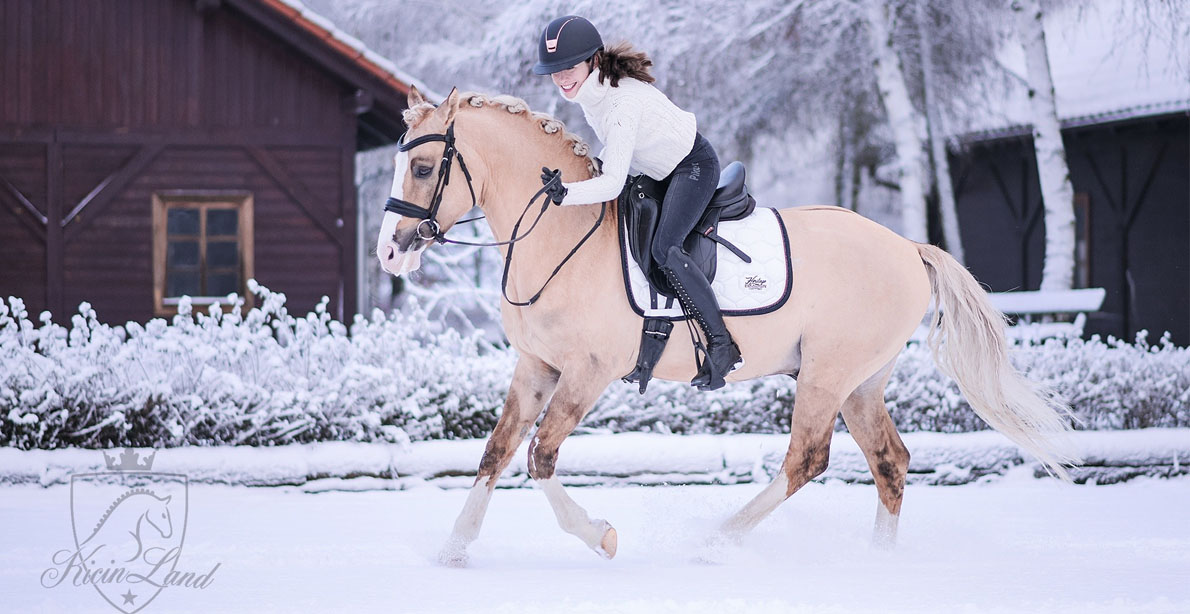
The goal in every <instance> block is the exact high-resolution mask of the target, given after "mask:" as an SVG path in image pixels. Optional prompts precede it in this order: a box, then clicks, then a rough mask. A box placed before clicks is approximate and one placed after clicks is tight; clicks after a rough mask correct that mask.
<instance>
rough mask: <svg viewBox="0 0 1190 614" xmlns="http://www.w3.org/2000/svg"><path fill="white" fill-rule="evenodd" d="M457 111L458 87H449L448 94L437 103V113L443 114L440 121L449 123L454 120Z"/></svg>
mask: <svg viewBox="0 0 1190 614" xmlns="http://www.w3.org/2000/svg"><path fill="white" fill-rule="evenodd" d="M458 112H459V88H457V87H452V88H450V95H449V96H447V97H446V100H445V101H443V103H442V104H440V105H438V111H437V113H439V114H444V115H443V117H442V121H443V122H445V123H447V124H449V123H450V122H453V121H454V120H455V113H458Z"/></svg>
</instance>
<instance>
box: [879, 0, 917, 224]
mask: <svg viewBox="0 0 1190 614" xmlns="http://www.w3.org/2000/svg"><path fill="white" fill-rule="evenodd" d="M865 5H866V8H867V11H866V14H865V20H866V21H867V22H868V23H867V26H868V39H869V42H870V44H871V46H872V55H873V57H874V58H875V61H874V64H875V66H874V68H875V70H876V85H877V88H878V89H879V90H880V100H881V101H882V102H883V103H884V110H885V112H886V113H887V114H888V122H889V126H890V127H891V128H892V132H893V143H894V146H895V148H896V152H897V160H898V162H900V167H901V178H900V182H901V234H902V235H904V236H905V238H907V239H911V240H913V241H920V242H923V243H924V242H925V241H926V240H927V234H926V224H927V222H926V198H925V191H924V189H923V186H924V182H923V181H922V157H921V156H922V134H924V133H925V126H924V121H923V120H922V117H921V114H920V113H918V112H917V110H916V109H914V108H913V102H912V101H911V100H910V99H909V88H908V86H907V85H906V83H905V71H904V70H902V68H901V58H900V57H899V56H898V55H897V52H896V49H895V48H894V47H893V40H892V28H891V27H890V24H889V15H888V11H889V7H888V6H887V4H886V2H885V0H867V1H866V2H865Z"/></svg>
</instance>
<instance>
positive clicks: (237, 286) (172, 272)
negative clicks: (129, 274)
mask: <svg viewBox="0 0 1190 614" xmlns="http://www.w3.org/2000/svg"><path fill="white" fill-rule="evenodd" d="M252 253H253V250H252V195H251V194H248V193H244V192H181V191H176V192H175V191H170V192H158V193H156V194H154V195H153V298H154V301H155V305H154V312H155V313H156V314H157V315H171V314H174V313H177V309H178V301H179V299H181V297H183V296H189V297H190V298H191V300H192V302H193V304H194V305H196V306H205V305H213V304H220V305H226V304H228V301H227V295H228V294H231V293H236V294H239V295H240V296H245V297H247V298H248V299H249V300H250V299H251V296H249V295H248V288H247V283H248V279H250V278H251V277H252V275H253V270H252Z"/></svg>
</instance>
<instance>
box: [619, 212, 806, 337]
mask: <svg viewBox="0 0 1190 614" xmlns="http://www.w3.org/2000/svg"><path fill="white" fill-rule="evenodd" d="M719 236H721V237H723V238H724V239H726V240H728V241H730V242H731V243H732V244H733V245H735V246H736V247H738V248H740V249H741V250H742V251H743V252H744V253H745V254H748V256H750V257H751V258H752V262H751V263H748V262H744V261H743V260H741V259H740V257H739V256H737V255H735V254H733V253H732V252H731V250H729V249H727V248H726V247H723V246H722V245H719V246H718V254H717V256H718V259H719V263H718V265H717V270H716V272H715V279H714V280H712V282H711V289H712V290H714V291H715V296H716V297H717V298H718V299H719V307H720V308H721V309H722V311H723V315H725V316H750V315H761V314H765V313H770V312H772V311H775V310H776V309H778V308H779V307H781V306H782V305H784V304H785V301H786V300H788V299H789V293H790V292H791V291H792V290H793V264H792V262H790V260H789V235H788V234H786V232H785V224H784V222H782V221H781V216H779V215H777V210H776V209H768V208H762V207H757V208H756V210H755V211H753V212H752V215H749V216H748V217H746V218H744V219H742V220H735V221H731V222H720V223H719ZM620 261H621V263H622V264H623V266H624V285H625V287H626V288H627V290H628V302H629V303H630V304H631V305H632V309H633V310H634V311H636V313H637V315H640V316H644V317H650V318H665V319H668V320H682V319H685V316H683V315H682V309H681V307H680V306H679V305H678V302H677V300H676V299H672V298H669V297H667V296H665V295H661V294H657V293H656V292H654V291H653V289H652V288H651V287H650V286H649V282H648V280H647V279H646V278H645V274H644V272H643V271H641V269H640V265H638V264H637V263H636V260H635V259H633V258H632V254H630V253H629V252H628V241H627V238H626V237H625V230H624V223H623V222H621V223H620Z"/></svg>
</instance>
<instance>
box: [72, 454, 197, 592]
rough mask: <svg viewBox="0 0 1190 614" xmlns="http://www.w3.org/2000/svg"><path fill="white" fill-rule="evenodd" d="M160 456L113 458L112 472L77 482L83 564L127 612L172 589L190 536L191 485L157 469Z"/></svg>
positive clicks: (108, 457)
mask: <svg viewBox="0 0 1190 614" xmlns="http://www.w3.org/2000/svg"><path fill="white" fill-rule="evenodd" d="M154 455H155V454H138V453H137V452H136V451H134V450H124V451H123V453H121V454H108V453H105V454H104V457H105V459H104V460H105V465H106V466H107V468H108V469H109V470H110V471H106V472H101V473H90V474H75V475H73V476H71V520H72V523H73V527H74V537H75V546H76V549H77V550H76V552H77V553H78V554H77V556H78V561H79V564H80V565H81V566H82V568H83V569H84V570H85V571H86V573H87V574H89V577H91V578H92V581H91V582H90V583H91V584H92V585H93V586H94V587H95V589H96V590H97V591H99V594H100V595H101V596H102V597H103V598H104V599H105V600H107V602H108V603H109V604H111V605H112V606H114V607H115V608H116V609H118V610H120V611H121V612H125V614H131V613H132V612H136V611H138V610H140V609H142V608H144V607H145V606H146V605H148V603H149V602H150V601H152V600H153V599H154V598H156V597H157V595H158V594H159V593H160V592H161V590H162V588H164V587H165V586H166V585H167V584H168V583H169V577H170V575H171V574H173V572H174V570H175V568H176V566H177V560H178V557H180V555H181V549H182V543H183V541H184V539H185V534H186V517H187V508H188V505H187V492H188V486H189V480H188V479H187V478H186V476H184V475H181V474H171V473H155V472H152V471H149V469H150V468H151V467H152V462H153V457H154Z"/></svg>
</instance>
